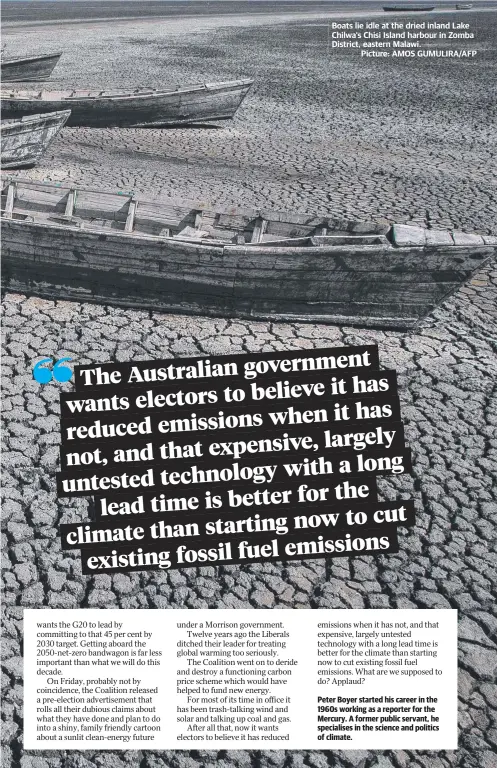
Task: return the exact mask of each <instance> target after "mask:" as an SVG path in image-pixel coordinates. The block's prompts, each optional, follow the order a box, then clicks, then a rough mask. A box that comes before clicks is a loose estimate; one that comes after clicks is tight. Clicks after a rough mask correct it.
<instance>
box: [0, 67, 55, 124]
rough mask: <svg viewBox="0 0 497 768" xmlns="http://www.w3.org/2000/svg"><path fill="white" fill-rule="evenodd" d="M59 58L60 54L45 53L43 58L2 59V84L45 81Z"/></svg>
mask: <svg viewBox="0 0 497 768" xmlns="http://www.w3.org/2000/svg"><path fill="white" fill-rule="evenodd" d="M61 56H62V54H61V53H47V54H45V55H43V56H26V57H24V58H16V59H2V62H1V71H2V82H4V83H13V82H20V81H22V80H29V81H33V80H47V79H48V78H49V77H50V75H51V74H52V72H53V70H54V69H55V66H56V65H57V62H58V61H59V59H60V57H61ZM38 111H39V110H38Z"/></svg>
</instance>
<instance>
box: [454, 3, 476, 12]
mask: <svg viewBox="0 0 497 768" xmlns="http://www.w3.org/2000/svg"><path fill="white" fill-rule="evenodd" d="M472 7H473V3H456V10H457V11H469V9H470V8H472Z"/></svg>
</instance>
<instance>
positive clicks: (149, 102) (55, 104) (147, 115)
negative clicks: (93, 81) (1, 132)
mask: <svg viewBox="0 0 497 768" xmlns="http://www.w3.org/2000/svg"><path fill="white" fill-rule="evenodd" d="M252 83H253V80H234V81H233V82H226V83H212V84H207V83H206V84H204V85H191V86H186V87H185V88H176V89H175V90H171V89H167V90H166V89H164V90H155V89H148V90H145V89H139V90H136V91H133V92H129V91H17V90H16V91H9V90H6V89H2V91H1V107H2V114H3V116H4V117H6V118H9V117H10V118H14V117H23V116H24V115H32V114H33V113H35V112H40V111H43V112H56V111H59V110H61V109H70V110H71V117H70V119H69V122H68V125H86V126H92V127H104V126H105V127H112V126H114V127H115V126H121V127H126V126H127V127H131V128H140V127H153V126H161V125H163V126H166V125H178V124H182V123H198V122H205V121H207V120H227V119H229V118H232V117H233V116H234V114H235V112H236V110H237V109H238V107H239V106H240V104H241V103H242V101H243V99H244V98H245V96H246V95H247V93H248V91H249V89H250V86H251V85H252Z"/></svg>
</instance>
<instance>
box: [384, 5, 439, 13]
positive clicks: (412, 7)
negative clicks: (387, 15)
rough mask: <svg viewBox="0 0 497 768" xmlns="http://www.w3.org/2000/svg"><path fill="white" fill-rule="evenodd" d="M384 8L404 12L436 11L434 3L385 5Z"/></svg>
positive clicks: (389, 10)
mask: <svg viewBox="0 0 497 768" xmlns="http://www.w3.org/2000/svg"><path fill="white" fill-rule="evenodd" d="M383 10H384V11H387V12H392V11H396V12H402V13H405V11H414V12H416V13H422V12H423V11H426V12H427V11H434V10H435V6H434V5H408V4H406V5H384V6H383Z"/></svg>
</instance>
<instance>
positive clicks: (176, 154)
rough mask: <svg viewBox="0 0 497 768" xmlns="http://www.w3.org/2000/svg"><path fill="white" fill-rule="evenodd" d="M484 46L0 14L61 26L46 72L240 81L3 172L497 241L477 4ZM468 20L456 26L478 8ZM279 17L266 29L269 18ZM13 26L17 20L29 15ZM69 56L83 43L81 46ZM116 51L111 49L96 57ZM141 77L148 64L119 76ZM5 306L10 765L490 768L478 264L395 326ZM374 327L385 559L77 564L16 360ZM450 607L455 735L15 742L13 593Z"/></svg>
mask: <svg viewBox="0 0 497 768" xmlns="http://www.w3.org/2000/svg"><path fill="white" fill-rule="evenodd" d="M465 18H471V19H473V23H475V24H476V25H477V27H478V40H477V45H478V47H479V50H480V52H481V56H480V57H479V58H478V59H477V61H476V62H475V63H474V64H471V65H464V66H463V65H461V66H457V67H456V66H454V63H453V62H443V63H441V64H439V63H437V64H436V66H434V65H429V64H427V63H424V64H420V63H416V64H414V65H411V63H409V65H406V64H401V65H397V64H395V65H393V64H391V63H388V64H385V63H384V62H381V63H377V62H372V63H371V62H369V63H367V64H364V63H363V62H361V61H360V60H359V59H358V58H357V57H356V56H354V55H351V54H336V53H335V52H333V51H330V50H329V49H328V48H327V19H326V18H317V17H311V15H309V14H308V15H306V16H305V17H304V16H302V18H301V19H300V20H299V21H296V20H295V19H292V20H288V19H282V18H276V17H275V18H272V19H268V18H265V19H257V20H255V19H253V18H248V17H247V18H246V17H243V18H241V17H240V18H238V19H237V22H236V24H235V23H234V22H233V20H232V19H231V20H228V19H224V20H223V19H205V18H204V19H202V20H195V19H188V20H187V21H185V20H177V19H175V20H174V21H170V20H168V21H167V23H166V22H163V23H159V22H157V21H155V22H154V23H153V24H151V23H150V22H147V23H145V22H142V21H127V22H126V23H125V24H123V23H120V24H115V25H112V26H109V25H106V26H103V25H98V24H92V25H90V24H82V25H78V26H77V27H76V26H64V27H57V26H50V25H49V26H47V27H42V28H39V29H36V30H31V28H28V29H27V30H25V31H20V30H16V29H15V28H12V29H8V30H7V31H8V35H7V36H6V39H7V42H9V43H12V44H14V43H15V42H16V41H20V40H21V38H23V45H24V47H25V48H26V51H27V52H29V48H30V46H31V49H32V50H33V49H35V48H37V47H40V48H41V47H44V48H46V49H50V47H53V46H54V45H56V44H57V43H59V45H60V43H61V40H63V45H64V48H65V49H66V50H67V51H70V50H71V46H73V50H76V44H77V50H78V56H74V55H73V56H71V55H69V53H67V54H66V55H65V57H64V58H63V59H62V61H61V63H60V72H58V76H59V84H61V85H62V84H64V85H66V84H67V85H72V86H80V85H81V79H82V77H83V74H84V82H85V85H86V84H88V86H93V85H95V86H97V85H98V86H102V87H104V86H111V85H112V86H116V85H117V84H119V85H122V84H126V85H128V84H132V85H134V86H136V85H137V84H140V85H141V84H147V85H160V84H161V83H162V82H163V80H164V72H165V71H167V73H168V77H170V78H171V80H172V81H174V82H187V81H188V82H196V81H197V82H198V81H199V80H221V79H231V78H233V77H238V76H254V77H255V78H256V85H255V87H254V90H253V92H252V93H251V95H249V97H248V98H247V100H246V102H245V104H244V105H243V107H242V109H241V110H240V112H239V114H238V116H237V118H236V119H235V121H234V122H233V123H232V124H230V125H228V126H226V127H223V128H221V129H207V130H206V129H197V128H195V129H182V130H177V131H172V130H168V131H165V130H164V131H144V130H143V131H138V130H127V131H125V130H122V131H116V132H113V131H103V130H102V131H101V130H98V131H97V130H94V131H90V130H89V129H88V130H85V129H70V130H66V131H64V133H63V134H62V136H61V137H60V139H58V140H57V142H56V143H54V144H53V145H52V147H51V148H50V150H49V153H48V156H47V157H46V158H45V161H44V165H41V166H39V167H38V168H37V169H35V170H34V171H31V172H29V173H28V172H24V173H23V174H21V175H30V176H32V177H33V176H35V177H36V178H52V179H55V180H58V181H66V180H68V179H70V180H71V181H73V182H75V183H78V184H85V185H86V186H90V185H91V186H106V187H108V188H113V187H114V186H118V187H119V188H121V189H131V188H134V189H135V191H136V192H140V193H142V194H143V193H146V194H148V195H160V196H162V197H165V198H167V197H181V198H183V199H195V200H200V199H205V200H209V201H212V202H213V203H214V204H221V203H227V204H229V205H231V204H233V203H234V204H238V205H239V204H243V205H247V206H250V205H254V206H257V205H264V206H265V207H269V206H272V207H274V208H288V207H292V208H295V209H299V210H302V211H323V212H324V211H327V210H331V211H333V212H337V213H343V212H344V211H345V212H350V213H351V214H352V215H353V216H354V217H355V218H360V217H361V216H367V217H368V218H370V217H373V218H374V217H375V216H382V217H384V216H386V217H388V218H391V219H393V220H397V221H403V222H407V221H416V222H423V223H426V224H430V225H431V226H434V225H435V226H446V225H447V226H449V225H450V226H453V227H455V228H458V229H466V230H467V231H478V232H482V233H490V234H497V210H496V208H497V206H496V181H495V176H496V173H495V141H496V135H497V131H496V127H495V123H492V117H493V115H494V110H495V99H494V100H492V93H491V91H492V88H493V87H494V86H493V83H494V82H496V81H497V78H495V69H496V62H497V52H496V45H497V23H496V22H497V13H493V14H491V13H484V14H469V15H468V16H466V17H465ZM475 19H476V21H475ZM276 22H278V23H276ZM30 30H31V31H30ZM79 52H81V55H79ZM111 52H112V54H111ZM137 71H140V72H141V73H144V74H143V75H142V81H141V82H140V83H137ZM3 312H4V321H3V325H4V334H5V341H4V371H3V376H4V389H3V396H4V423H5V428H4V438H5V449H4V457H3V485H4V494H5V503H4V511H3V537H4V541H3V548H2V552H3V567H4V594H3V611H4V647H3V665H2V669H3V676H4V677H3V685H4V705H3V714H2V718H3V722H2V734H3V763H4V766H5V768H7V766H16V768H17V766H22V768H91V766H99V768H126V767H127V766H129V768H163V767H164V768H166V767H167V768H214V766H220V767H221V768H224V767H225V768H228V766H239V767H240V768H248V767H249V766H251V767H252V766H253V768H273V766H274V768H332V767H335V766H336V767H337V768H372V767H373V766H378V768H407V767H408V766H409V767H410V766H418V767H419V768H449V766H461V768H496V766H497V759H496V753H497V694H496V687H495V673H496V669H497V615H496V609H495V605H496V593H497V586H496V582H497V579H496V573H497V554H496V549H495V541H496V519H497V502H496V493H495V489H496V483H497V478H496V461H495V450H496V439H495V436H496V427H497V401H496V397H495V394H496V381H497V354H496V349H495V346H496V340H497V272H496V266H495V264H490V265H488V266H487V267H486V268H485V269H483V270H481V271H480V272H479V273H478V274H477V275H475V277H474V278H473V280H472V281H471V282H470V283H468V284H467V285H466V286H465V287H463V288H462V289H461V290H460V291H459V292H458V293H457V294H455V295H454V296H453V297H452V298H450V299H449V300H447V301H446V302H445V303H444V304H443V305H442V306H440V307H439V308H438V309H437V310H436V311H435V312H434V313H433V315H432V316H431V317H430V318H429V319H428V320H426V321H425V322H424V323H423V324H422V326H420V327H419V328H418V329H417V330H416V331H415V332H413V333H409V334H404V333H398V332H382V331H374V330H367V331H366V330H358V329H350V328H336V327H329V326H322V325H303V324H302V325H300V324H272V323H254V322H240V321H226V320H221V319H220V320H213V319H206V318H191V317H182V316H179V315H174V316H171V315H167V314H155V313H146V312H137V311H126V310H121V309H115V308H111V307H103V306H98V305H90V304H76V303H69V302H50V301H44V300H41V299H38V298H35V297H26V296H20V295H15V294H7V295H6V296H5V297H4V302H3ZM355 343H377V344H378V345H379V350H380V360H381V363H382V366H383V367H385V368H395V369H396V370H397V371H398V376H399V388H400V395H401V402H402V413H403V418H404V422H405V425H406V437H407V439H408V442H409V444H410V446H411V447H412V451H413V473H412V475H411V476H400V477H393V478H386V479H383V480H381V481H380V488H381V492H382V495H383V496H384V497H385V498H386V499H395V498H408V497H413V498H415V499H416V504H417V514H418V518H417V525H416V526H415V528H413V529H411V530H405V531H402V530H401V531H399V539H400V551H399V553H398V554H395V555H390V556H377V557H358V558H354V559H350V560H347V559H338V560H335V561H334V560H332V559H330V560H327V561H324V560H314V561H313V560H310V561H305V562H302V563H291V564H288V565H287V564H281V563H276V564H263V565H252V566H243V567H238V566H231V567H224V566H223V567H217V568H212V567H211V568H202V569H198V570H196V569H189V570H187V571H185V572H184V573H181V572H179V571H173V572H171V573H149V572H147V573H138V574H132V575H125V574H119V575H112V576H110V575H107V576H106V575H101V576H95V577H91V578H89V577H86V576H82V575H81V569H80V564H79V562H78V557H79V553H77V552H76V553H73V552H64V553H62V552H61V550H60V547H59V542H58V538H57V529H58V525H59V523H61V522H71V521H76V520H80V519H83V520H84V519H86V518H87V515H88V504H87V502H86V501H85V500H71V501H69V502H68V501H60V502H59V501H57V499H56V496H55V472H56V471H57V468H58V445H59V424H58V418H59V407H58V395H59V391H60V389H61V388H64V387H65V388H70V385H54V384H51V385H47V386H44V387H42V388H40V386H39V385H38V384H36V383H35V382H34V381H33V379H32V376H31V368H32V365H33V362H34V361H35V360H37V359H39V357H40V356H41V355H43V356H52V355H53V356H54V357H63V356H69V357H72V358H73V359H74V360H75V361H78V363H89V362H109V361H125V360H146V359H152V358H159V357H161V358H163V357H169V356H171V357H178V356H186V355H214V354H227V353H236V352H240V353H244V352H254V351H261V352H262V351H271V350H287V349H299V348H301V349H311V348H319V347H324V346H337V345H342V344H355ZM40 606H45V607H47V608H50V607H53V608H78V607H101V608H107V607H112V608H114V607H118V608H152V609H168V608H183V607H187V608H204V607H209V608H226V607H228V608H241V607H244V608H246V607H252V608H254V609H257V608H275V609H287V608H308V607H312V608H317V609H319V608H416V607H419V608H457V609H458V610H459V619H460V624H459V639H460V669H459V727H460V740H459V747H460V748H459V750H458V751H457V752H432V753H430V752H404V751H391V752H389V751H385V752H373V751H369V752H366V751H348V750H347V751H323V752H319V751H274V750H271V751H264V752H261V751H253V752H251V751H231V750H230V751H229V752H226V751H220V752H212V751H211V752H201V751H197V750H191V751H184V752H183V751H181V752H179V751H175V752H167V751H160V752H154V751H146V752H140V751H135V750H132V751H131V750H130V751H120V752H109V751H105V752H98V751H95V752H93V751H85V752H77V751H68V752H46V751H43V752H29V753H24V752H23V748H22V716H23V702H22V675H23V671H22V613H23V609H24V608H34V607H40Z"/></svg>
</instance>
